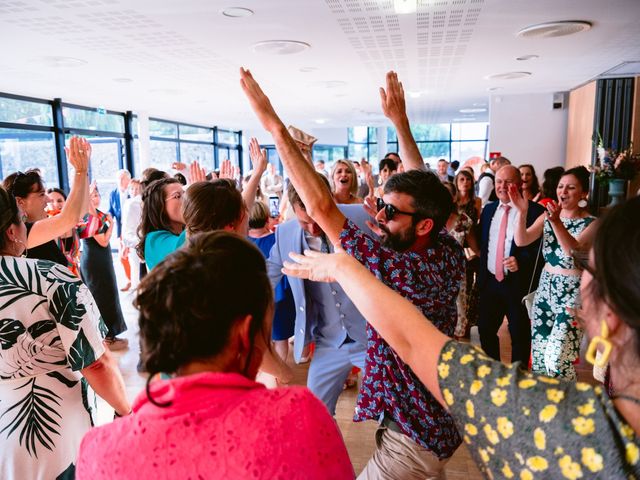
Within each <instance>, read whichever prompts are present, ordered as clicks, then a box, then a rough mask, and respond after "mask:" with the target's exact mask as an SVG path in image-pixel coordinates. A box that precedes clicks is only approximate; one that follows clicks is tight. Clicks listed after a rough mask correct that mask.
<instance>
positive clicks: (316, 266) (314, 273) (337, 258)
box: [282, 247, 348, 282]
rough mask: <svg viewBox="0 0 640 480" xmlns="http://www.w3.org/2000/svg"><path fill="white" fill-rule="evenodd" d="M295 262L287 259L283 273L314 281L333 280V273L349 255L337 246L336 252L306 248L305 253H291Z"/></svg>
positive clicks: (290, 255)
mask: <svg viewBox="0 0 640 480" xmlns="http://www.w3.org/2000/svg"><path fill="white" fill-rule="evenodd" d="M289 257H291V259H292V260H293V262H289V261H285V262H284V268H283V269H282V273H284V274H285V275H291V276H294V277H298V278H303V279H306V280H311V281H314V282H333V281H335V279H334V277H333V273H334V272H335V271H336V269H337V268H338V266H339V265H340V262H341V261H342V260H343V259H344V258H345V257H347V258H348V255H347V254H346V253H345V252H344V251H343V250H342V249H340V248H337V247H336V253H331V254H329V253H320V252H314V251H312V250H305V251H304V255H300V254H298V253H293V252H291V253H289Z"/></svg>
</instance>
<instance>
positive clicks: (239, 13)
mask: <svg viewBox="0 0 640 480" xmlns="http://www.w3.org/2000/svg"><path fill="white" fill-rule="evenodd" d="M222 15H224V16H225V17H230V18H242V17H250V16H251V15H253V10H250V9H248V8H244V7H229V8H225V9H224V10H222Z"/></svg>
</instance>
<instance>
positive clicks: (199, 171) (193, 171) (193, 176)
mask: <svg viewBox="0 0 640 480" xmlns="http://www.w3.org/2000/svg"><path fill="white" fill-rule="evenodd" d="M206 181H207V172H206V171H205V169H204V168H202V167H201V166H200V164H199V163H198V162H197V161H196V162H191V164H190V165H189V184H191V183H196V182H206Z"/></svg>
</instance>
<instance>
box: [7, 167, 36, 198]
mask: <svg viewBox="0 0 640 480" xmlns="http://www.w3.org/2000/svg"><path fill="white" fill-rule="evenodd" d="M2 186H3V187H4V189H5V190H6V191H7V192H9V194H11V195H13V196H14V197H20V198H26V197H27V195H29V194H30V193H32V192H34V191H36V192H39V191H42V190H44V182H43V181H42V176H41V175H40V171H39V170H37V169H35V168H32V169H30V170H27V171H26V172H14V173H12V174H11V175H7V176H6V177H5V179H4V180H3V181H2ZM33 187H36V189H35V190H34V188H33Z"/></svg>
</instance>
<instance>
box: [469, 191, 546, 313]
mask: <svg viewBox="0 0 640 480" xmlns="http://www.w3.org/2000/svg"><path fill="white" fill-rule="evenodd" d="M498 205H500V202H499V201H497V200H496V201H495V202H491V203H487V205H486V206H485V207H484V209H483V210H482V214H481V215H480V231H481V233H480V268H479V271H478V286H479V288H482V287H483V286H484V284H485V283H486V281H487V278H488V276H489V275H491V274H490V273H489V270H488V269H487V258H488V255H489V230H490V227H491V221H492V220H493V216H494V215H495V213H496V210H497V209H498ZM543 213H544V207H542V205H539V204H537V203H534V202H532V201H529V210H528V212H527V227H529V226H531V224H532V223H533V222H535V220H536V218H538V217H539V216H540V215H542V214H543ZM539 248H540V240H537V241H535V242H533V243H531V244H530V245H527V246H524V247H518V246H517V245H516V242H515V240H514V241H513V242H511V250H510V251H509V254H510V255H511V256H514V257H516V260H517V261H518V271H517V272H510V273H509V275H508V276H509V277H511V278H512V279H513V281H516V282H517V284H518V285H519V287H520V290H521V292H522V296H525V295H526V294H527V293H528V289H529V285H530V283H531V277H532V276H533V274H534V272H533V269H534V266H535V263H536V257H537V256H538V251H539ZM543 265H544V261H541V260H539V261H538V268H537V269H536V272H535V274H536V276H535V278H534V282H533V287H532V288H533V289H535V288H537V285H538V280H539V278H540V271H541V270H542V267H543ZM518 301H520V298H518Z"/></svg>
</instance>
